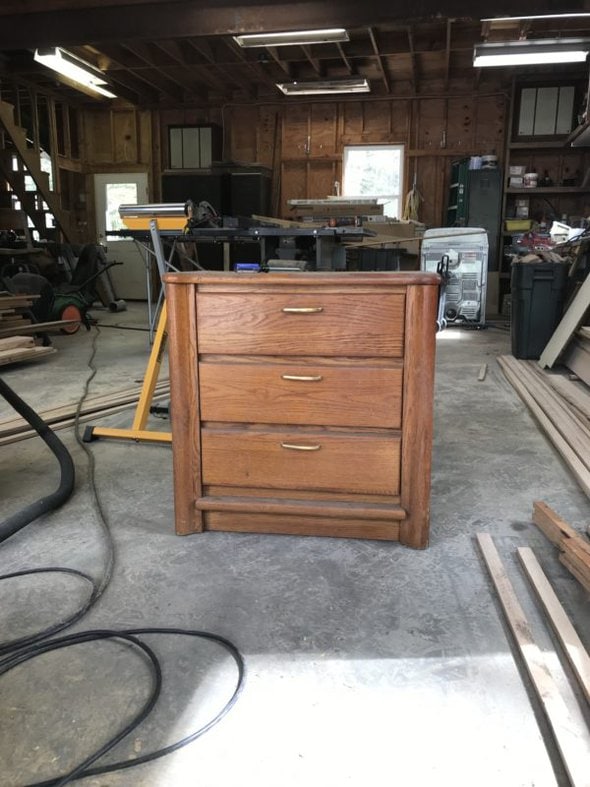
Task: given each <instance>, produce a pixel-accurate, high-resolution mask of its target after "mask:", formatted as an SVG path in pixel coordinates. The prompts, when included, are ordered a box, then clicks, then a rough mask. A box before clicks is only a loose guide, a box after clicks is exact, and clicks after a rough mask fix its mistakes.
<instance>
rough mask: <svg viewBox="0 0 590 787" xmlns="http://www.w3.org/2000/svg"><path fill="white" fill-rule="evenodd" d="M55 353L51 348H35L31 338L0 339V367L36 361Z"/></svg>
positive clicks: (13, 337)
mask: <svg viewBox="0 0 590 787" xmlns="http://www.w3.org/2000/svg"><path fill="white" fill-rule="evenodd" d="M55 352H57V351H56V350H55V349H54V348H53V347H36V346H35V340H34V339H33V337H32V336H12V337H9V338H4V339H0V366H6V365H7V364H9V363H22V362H23V361H36V360H38V359H39V358H42V357H44V356H45V355H52V354H53V353H55Z"/></svg>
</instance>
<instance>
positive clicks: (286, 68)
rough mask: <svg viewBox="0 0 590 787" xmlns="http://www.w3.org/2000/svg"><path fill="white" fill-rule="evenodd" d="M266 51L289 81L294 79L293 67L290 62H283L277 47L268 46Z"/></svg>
mask: <svg viewBox="0 0 590 787" xmlns="http://www.w3.org/2000/svg"><path fill="white" fill-rule="evenodd" d="M266 51H267V52H268V54H269V55H270V56H271V57H272V59H273V60H274V61H275V63H276V64H277V65H278V67H279V68H280V69H281V71H282V72H283V74H284V75H285V76H286V77H287V79H293V66H292V65H291V63H289V62H287V61H284V60H281V58H280V57H279V53H278V51H277V47H276V46H267V47H266Z"/></svg>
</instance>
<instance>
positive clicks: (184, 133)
mask: <svg viewBox="0 0 590 787" xmlns="http://www.w3.org/2000/svg"><path fill="white" fill-rule="evenodd" d="M168 140H169V148H170V168H171V169H204V168H206V167H210V166H211V162H212V160H213V154H212V129H211V127H210V126H170V127H169V129H168Z"/></svg>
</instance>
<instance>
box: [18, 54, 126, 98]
mask: <svg viewBox="0 0 590 787" xmlns="http://www.w3.org/2000/svg"><path fill="white" fill-rule="evenodd" d="M34 59H35V60H36V61H37V63H41V64H42V65H44V66H47V68H51V69H52V70H53V71H56V72H57V73H58V74H61V75H62V76H65V77H67V78H68V79H71V80H72V82H75V83H76V84H78V85H81V86H83V87H85V88H86V89H87V90H90V91H92V92H93V93H98V94H99V95H101V96H106V97H107V98H117V96H116V95H115V94H114V93H111V91H110V90H107V89H106V88H104V87H103V85H106V84H107V82H106V80H105V79H104V74H103V73H102V71H99V70H98V69H96V68H94V66H91V65H90V63H87V62H86V61H85V60H81V59H80V58H78V57H76V56H75V55H72V54H71V53H70V52H66V50H65V49H60V48H59V47H58V46H55V47H51V48H50V49H47V50H40V49H36V50H35V55H34Z"/></svg>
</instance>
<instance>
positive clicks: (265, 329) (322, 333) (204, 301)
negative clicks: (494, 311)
mask: <svg viewBox="0 0 590 787" xmlns="http://www.w3.org/2000/svg"><path fill="white" fill-rule="evenodd" d="M404 312H405V296H404V293H403V292H387V293H384V292H379V291H375V293H374V294H372V293H362V294H356V295H355V294H354V293H353V292H350V293H325V294H323V293H322V292H321V290H312V291H310V292H309V293H302V292H294V293H291V294H289V293H288V292H285V293H269V294H268V295H265V294H261V293H246V292H241V293H205V292H200V293H197V331H198V351H199V353H220V354H223V355H243V354H248V355H324V356H353V357H354V356H360V357H365V356H385V357H392V358H396V357H401V356H402V355H403V344H404Z"/></svg>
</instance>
